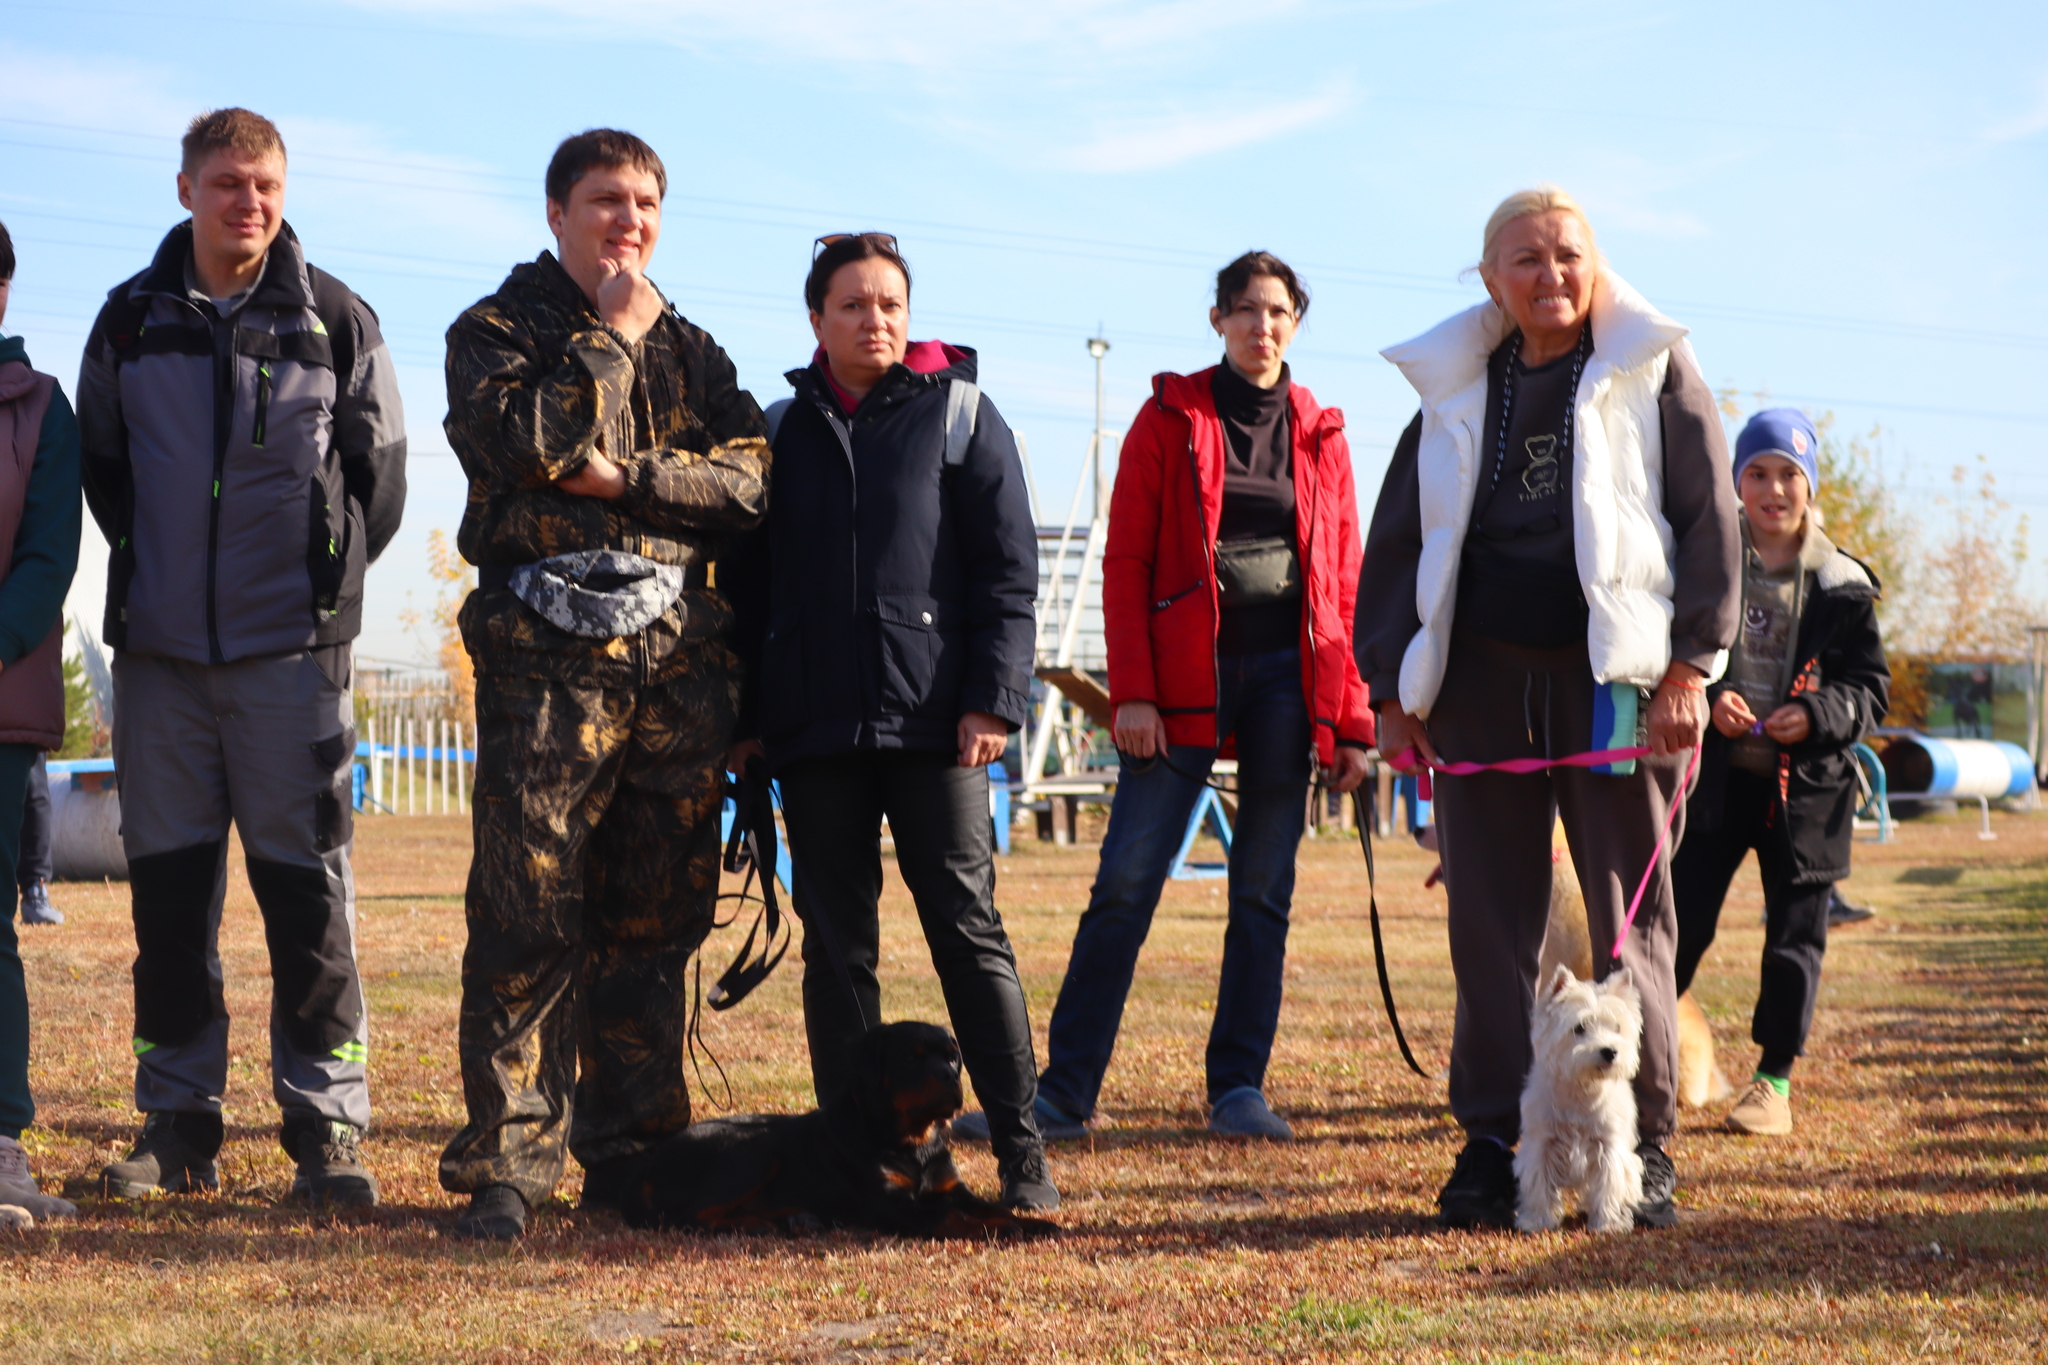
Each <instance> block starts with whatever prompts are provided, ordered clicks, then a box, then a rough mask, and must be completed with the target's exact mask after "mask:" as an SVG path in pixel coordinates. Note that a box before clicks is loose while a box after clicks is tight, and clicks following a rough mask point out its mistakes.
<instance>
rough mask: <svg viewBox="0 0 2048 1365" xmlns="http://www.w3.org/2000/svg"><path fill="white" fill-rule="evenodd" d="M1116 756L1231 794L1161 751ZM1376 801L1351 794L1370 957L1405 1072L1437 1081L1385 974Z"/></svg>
mask: <svg viewBox="0 0 2048 1365" xmlns="http://www.w3.org/2000/svg"><path fill="white" fill-rule="evenodd" d="M1117 757H1118V758H1119V759H1120V760H1121V761H1122V762H1123V764H1124V765H1125V766H1126V767H1128V768H1129V769H1130V770H1131V771H1132V772H1133V773H1147V772H1150V771H1152V769H1153V767H1154V766H1155V765H1156V764H1160V763H1163V764H1165V765H1166V767H1167V769H1168V770H1169V771H1171V772H1174V773H1177V774H1179V775H1180V776H1181V777H1184V778H1186V779H1187V780H1188V781H1190V782H1200V783H1201V784H1202V785H1203V786H1205V787H1209V788H1211V789H1212V790H1215V791H1219V792H1231V791H1232V789H1231V788H1229V787H1225V786H1224V785H1222V784H1221V783H1220V782H1217V781H1214V780H1213V779H1211V778H1204V777H1200V776H1197V775H1196V774H1194V773H1191V772H1188V771H1187V770H1186V769H1184V768H1182V767H1181V766H1180V765H1179V764H1177V763H1175V762H1174V761H1173V760H1172V759H1170V758H1168V757H1167V756H1166V751H1165V750H1164V749H1161V750H1159V751H1158V752H1157V753H1155V754H1154V755H1153V756H1152V757H1151V758H1144V759H1136V758H1132V757H1131V756H1130V755H1128V754H1126V753H1124V752H1123V751H1122V750H1118V752H1117ZM1322 790H1323V788H1322V787H1321V785H1320V784H1318V785H1317V787H1316V791H1317V792H1318V793H1320V792H1321V791H1322ZM1376 802H1377V797H1376V795H1375V794H1374V793H1373V792H1372V790H1371V788H1370V787H1369V786H1367V785H1364V784H1361V785H1360V787H1359V789H1358V790H1357V791H1355V792H1353V793H1352V794H1351V809H1352V813H1353V814H1354V815H1355V816H1356V817H1357V820H1358V846H1359V848H1361V849H1362V850H1364V852H1365V886H1366V902H1367V904H1368V906H1370V908H1371V913H1372V956H1373V965H1374V966H1375V967H1377V968H1378V969H1379V976H1380V999H1381V1000H1382V1001H1383V1002H1385V1004H1386V1007H1387V1022H1388V1023H1389V1024H1391V1025H1393V1027H1394V1041H1395V1043H1397V1044H1399V1045H1400V1048H1401V1059H1402V1060H1403V1061H1405V1062H1407V1063H1408V1069H1409V1070H1410V1071H1413V1072H1414V1073H1415V1074H1416V1075H1418V1076H1420V1077H1422V1079H1424V1080H1425V1081H1435V1080H1440V1079H1442V1077H1440V1076H1434V1075H1431V1074H1430V1073H1429V1072H1427V1071H1425V1070H1423V1069H1422V1063H1420V1062H1418V1061H1416V1060H1415V1052H1414V1050H1413V1049H1412V1048H1410V1047H1409V1046H1408V1035H1407V1034H1406V1033H1405V1032H1403V1031H1402V1029H1401V1012H1400V1011H1399V1010H1398V1009H1396V1008H1395V1007H1394V983H1393V981H1392V979H1391V978H1390V977H1389V976H1388V975H1387V945H1386V942H1385V940H1384V939H1383V938H1382V937H1381V934H1380V898H1379V874H1378V872H1377V870H1376V869H1375V867H1374V865H1373V858H1372V826H1373V812H1374V807H1375V805H1376Z"/></svg>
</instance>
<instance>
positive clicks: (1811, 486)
mask: <svg viewBox="0 0 2048 1365" xmlns="http://www.w3.org/2000/svg"><path fill="white" fill-rule="evenodd" d="M1759 455H1782V456H1784V457H1785V458H1786V459H1788V460H1790V461H1791V462H1792V463H1793V464H1796V465H1798V466H1799V470H1800V472H1801V473H1802V474H1804V475H1806V491H1807V494H1808V495H1809V496H1811V495H1813V494H1816V493H1818V492H1820V433H1819V432H1817V431H1815V430H1814V429H1813V423H1812V422H1810V421H1808V420H1807V418H1806V414H1805V413H1803V412H1801V411H1800V410H1799V409H1798V408H1765V409H1764V410H1763V411H1762V412H1760V413H1758V414H1757V415H1756V416H1754V417H1752V418H1750V419H1749V422H1748V424H1747V425H1745V426H1744V427H1743V428H1742V434H1741V435H1740V436H1737V437H1736V438H1735V486H1736V487H1738V488H1740V487H1741V486H1742V471H1743V470H1744V469H1746V468H1748V467H1749V462H1750V461H1751V460H1754V459H1755V458H1756V457H1757V456H1759Z"/></svg>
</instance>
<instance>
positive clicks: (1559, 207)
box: [1473, 183, 1600, 272]
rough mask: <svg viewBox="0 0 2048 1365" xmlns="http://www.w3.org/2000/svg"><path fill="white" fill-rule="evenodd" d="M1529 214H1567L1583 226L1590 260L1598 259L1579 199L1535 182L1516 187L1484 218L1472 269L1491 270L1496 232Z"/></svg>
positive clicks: (1597, 246)
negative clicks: (1527, 187)
mask: <svg viewBox="0 0 2048 1365" xmlns="http://www.w3.org/2000/svg"><path fill="white" fill-rule="evenodd" d="M1532 213H1569V214H1570V215H1572V217H1574V218H1576V219H1578V220H1579V221H1580V222H1581V223H1583V224H1585V226H1586V245H1587V246H1588V247H1590V248H1591V249H1592V252H1593V260H1594V263H1595V264H1598V262H1599V260H1600V239H1599V238H1598V237H1597V236H1596V235H1594V232H1593V220H1592V219H1590V218H1588V217H1586V211H1585V210H1584V209H1582V208H1580V207H1579V201H1578V200H1576V199H1574V198H1572V197H1571V195H1570V194H1568V193H1566V192H1565V191H1564V190H1562V189H1560V188H1558V187H1557V186H1556V185H1552V184H1548V183H1546V184H1542V185H1538V186H1537V187H1536V188H1535V189H1532V190H1516V191H1515V192H1514V193H1513V194H1511V195H1509V196H1508V197H1507V198H1505V199H1503V200H1501V201H1500V206H1499V207H1498V208H1496V209H1494V211H1493V214H1492V216H1491V217H1489V218H1488V219H1487V220H1486V233H1485V235H1484V236H1483V237H1482V238H1481V239H1480V246H1479V264H1478V265H1476V266H1474V267H1473V269H1475V270H1478V271H1481V272H1484V271H1488V270H1491V269H1493V252H1494V248H1495V247H1497V246H1499V245H1500V234H1501V231H1502V229H1504V228H1506V227H1507V225H1508V224H1509V223H1512V222H1514V221H1515V219H1517V218H1527V217H1528V216H1529V215H1530V214H1532Z"/></svg>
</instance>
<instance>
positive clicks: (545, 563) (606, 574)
mask: <svg viewBox="0 0 2048 1365" xmlns="http://www.w3.org/2000/svg"><path fill="white" fill-rule="evenodd" d="M683 579H684V571H683V569H682V567H681V566H679V565H675V564H659V563H656V562H655V561H654V560H651V559H646V558H643V557H642V556H640V555H636V554H628V553H627V552H626V551H624V550H582V551H579V552H578V553H576V554H572V555H556V556H554V557H553V558H552V559H543V560H541V561H540V562H539V563H537V564H522V565H520V566H519V567H518V568H516V569H514V570H513V571H512V576H511V581H510V583H509V584H508V585H507V586H509V587H510V588H511V589H512V591H513V593H514V594H515V595H516V596H517V597H518V598H519V600H520V601H522V602H524V603H525V604H526V605H527V606H529V607H532V608H533V609H534V610H535V611H537V612H539V613H540V614H541V615H542V616H543V617H545V618H546V619H547V620H548V621H549V622H551V623H552V624H554V625H557V626H560V627H561V628H562V629H563V630H566V631H568V632H569V633H570V634H571V635H582V636H587V637H589V638H591V639H594V640H610V639H616V638H617V637H619V636H621V635H637V634H639V633H640V632H641V631H642V630H645V629H646V628H647V627H648V626H649V625H651V624H653V623H654V621H656V620H657V619H659V618H660V616H661V614H662V613H663V612H665V611H667V610H668V609H669V608H670V607H671V606H673V605H674V604H675V600H676V598H678V597H680V596H682V592H683Z"/></svg>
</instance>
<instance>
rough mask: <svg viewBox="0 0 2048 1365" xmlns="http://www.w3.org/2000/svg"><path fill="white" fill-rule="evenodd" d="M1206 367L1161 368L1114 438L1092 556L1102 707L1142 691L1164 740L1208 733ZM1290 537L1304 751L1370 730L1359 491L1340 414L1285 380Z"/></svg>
mask: <svg viewBox="0 0 2048 1365" xmlns="http://www.w3.org/2000/svg"><path fill="white" fill-rule="evenodd" d="M1214 373H1215V371H1214V370H1213V369H1209V370H1203V371H1201V372H1200V373H1197V374H1189V375H1181V374H1162V375H1156V376H1154V377H1153V380H1152V394H1153V397H1152V401H1151V402H1149V403H1147V404H1145V406H1144V407H1142V408H1140V409H1139V410H1138V417H1137V420H1136V421H1134V422H1133V423H1132V424H1131V430H1130V433H1129V434H1128V435H1127V436H1126V437H1125V438H1124V445H1123V451H1122V454H1121V457H1120V463H1119V464H1118V467H1117V472H1116V492H1115V494H1114V496H1113V497H1112V499H1111V502H1110V512H1109V544H1108V547H1107V549H1106V550H1105V551H1104V554H1103V557H1102V615H1103V627H1104V632H1105V634H1106V636H1107V638H1108V645H1109V695H1110V701H1111V703H1112V704H1113V705H1117V706H1121V705H1123V704H1124V703H1125V702H1129V701H1149V702H1151V703H1153V704H1154V705H1155V706H1157V707H1158V708H1159V713H1160V715H1161V716H1162V717H1164V718H1165V721H1166V736H1167V739H1168V740H1169V741H1170V742H1172V743H1174V744H1199V745H1203V746H1213V745H1214V744H1215V743H1216V623H1217V604H1216V575H1215V572H1214V563H1213V561H1214V557H1215V550H1216V529H1217V527H1218V525H1220V524H1221V518H1222V515H1223V465H1224V441H1225V439H1226V438H1225V436H1224V433H1223V423H1222V421H1221V419H1219V418H1218V417H1217V415H1216V401H1215V399H1214V397H1213V396H1212V395H1211V391H1210V387H1209V385H1210V380H1211V378H1212V376H1213V375H1214ZM1291 389H1292V393H1293V401H1292V406H1291V412H1290V415H1291V417H1292V422H1291V429H1292V431H1293V433H1294V499H1295V502H1294V506H1295V536H1296V544H1297V545H1298V546H1299V547H1300V553H1301V561H1302V568H1303V573H1304V577H1305V582H1304V585H1303V586H1304V593H1303V601H1304V603H1305V606H1306V610H1305V611H1303V613H1302V625H1301V632H1302V639H1301V658H1302V670H1301V680H1302V690H1303V692H1304V693H1305V694H1306V696H1307V699H1308V707H1309V715H1310V716H1311V717H1313V718H1314V723H1315V731H1314V732H1315V743H1316V754H1317V756H1318V757H1319V758H1320V760H1321V761H1322V763H1323V764H1324V765H1325V766H1328V765H1329V764H1331V763H1333V762H1335V761H1336V754H1337V744H1338V742H1339V741H1340V740H1341V741H1343V742H1346V743H1349V744H1355V745H1360V746H1365V745H1370V744H1371V743H1372V737H1373V717H1372V711H1371V710H1370V708H1369V707H1368V706H1367V704H1366V700H1367V699H1366V688H1365V680H1364V679H1362V678H1361V677H1359V675H1358V664H1357V661H1356V660H1355V659H1354V658H1353V657H1352V652H1351V617H1352V606H1353V604H1354V603H1355V601H1356V599H1357V596H1358V562H1359V536H1358V498H1357V495H1356V494H1355V493H1354V492H1353V490H1352V484H1351V446H1350V443H1349V442H1347V441H1346V440H1345V439H1344V414H1343V413H1342V412H1341V411H1339V410H1338V409H1336V408H1324V407H1319V406H1317V404H1316V400H1315V398H1314V396H1313V395H1311V394H1310V393H1309V391H1308V389H1307V388H1305V387H1304V386H1303V385H1301V384H1300V383H1295V384H1293V385H1291Z"/></svg>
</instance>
